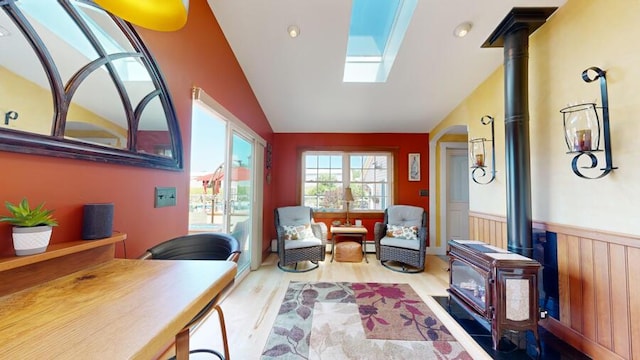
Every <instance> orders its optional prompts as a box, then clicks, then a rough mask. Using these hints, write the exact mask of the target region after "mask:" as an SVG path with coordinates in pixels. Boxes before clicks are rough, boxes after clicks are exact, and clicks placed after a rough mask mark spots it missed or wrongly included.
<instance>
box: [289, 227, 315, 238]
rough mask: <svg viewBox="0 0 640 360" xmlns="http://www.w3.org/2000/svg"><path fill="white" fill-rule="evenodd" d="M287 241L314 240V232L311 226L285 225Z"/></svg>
mask: <svg viewBox="0 0 640 360" xmlns="http://www.w3.org/2000/svg"><path fill="white" fill-rule="evenodd" d="M282 228H283V229H284V239H285V240H304V239H313V238H315V236H314V235H313V231H312V230H311V225H310V224H302V225H283V226H282Z"/></svg>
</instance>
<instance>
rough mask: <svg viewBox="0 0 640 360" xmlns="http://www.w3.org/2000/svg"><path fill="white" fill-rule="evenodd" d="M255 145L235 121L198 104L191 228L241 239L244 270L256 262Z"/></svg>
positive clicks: (193, 145) (193, 141)
mask: <svg viewBox="0 0 640 360" xmlns="http://www.w3.org/2000/svg"><path fill="white" fill-rule="evenodd" d="M255 147H256V146H255V141H254V140H252V138H251V137H250V136H247V135H246V134H244V133H243V132H242V131H241V130H240V129H237V128H236V127H235V126H234V124H233V123H231V122H229V121H226V120H225V119H223V118H222V117H221V116H219V115H218V114H217V113H216V112H214V111H212V110H211V109H209V108H207V107H206V106H201V105H199V104H198V103H195V104H194V106H193V116H192V133H191V185H190V190H189V232H191V233H195V232H222V233H226V234H231V235H232V236H234V237H235V238H236V239H238V241H239V242H240V247H241V250H242V254H241V255H240V259H239V261H238V274H240V273H242V272H243V271H244V270H245V269H248V268H249V266H250V264H251V243H250V239H252V236H251V234H252V228H253V226H254V225H253V216H252V214H253V211H254V210H255V209H254V208H253V197H254V191H255V189H254V187H255V186H254V184H255V181H254V179H255V176H254V169H255V168H256V165H255V164H254V162H255V155H254V152H255Z"/></svg>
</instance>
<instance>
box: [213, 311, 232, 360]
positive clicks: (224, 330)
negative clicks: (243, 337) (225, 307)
mask: <svg viewBox="0 0 640 360" xmlns="http://www.w3.org/2000/svg"><path fill="white" fill-rule="evenodd" d="M213 308H214V309H216V311H217V312H218V319H220V329H221V330H222V344H223V345H224V358H225V360H230V357H229V343H228V342H227V327H226V325H225V323H224V314H223V313H222V308H221V307H220V305H218V304H216V305H215V306H214V307H213Z"/></svg>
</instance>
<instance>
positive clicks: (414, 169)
mask: <svg viewBox="0 0 640 360" xmlns="http://www.w3.org/2000/svg"><path fill="white" fill-rule="evenodd" d="M409 181H420V154H419V153H415V154H409Z"/></svg>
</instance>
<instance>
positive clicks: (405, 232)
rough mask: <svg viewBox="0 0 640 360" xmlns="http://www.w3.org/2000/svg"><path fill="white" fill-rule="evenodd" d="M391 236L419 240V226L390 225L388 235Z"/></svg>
mask: <svg viewBox="0 0 640 360" xmlns="http://www.w3.org/2000/svg"><path fill="white" fill-rule="evenodd" d="M386 237H389V238H398V239H407V240H418V227H417V226H402V225H388V226H387V236H386Z"/></svg>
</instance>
